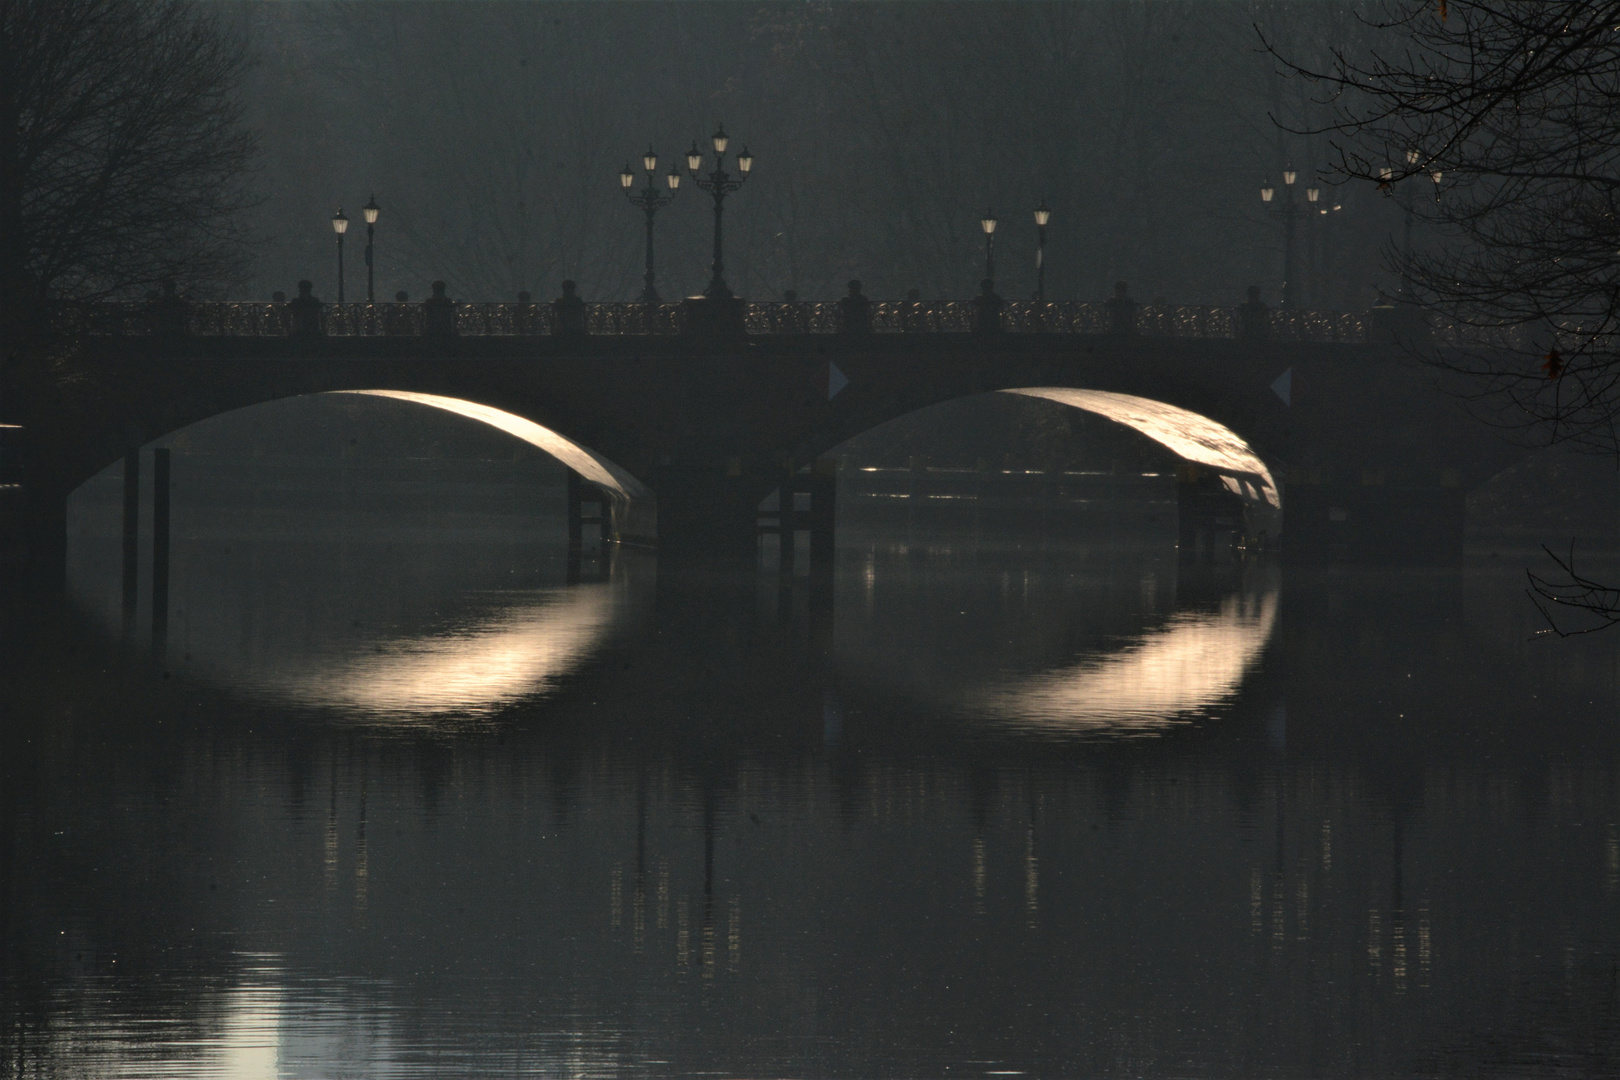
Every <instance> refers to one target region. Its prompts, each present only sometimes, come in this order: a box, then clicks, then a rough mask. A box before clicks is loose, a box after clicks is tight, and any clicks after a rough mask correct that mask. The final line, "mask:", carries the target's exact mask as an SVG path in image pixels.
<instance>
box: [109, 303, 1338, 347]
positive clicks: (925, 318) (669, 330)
mask: <svg viewBox="0 0 1620 1080" xmlns="http://www.w3.org/2000/svg"><path fill="white" fill-rule="evenodd" d="M741 309H742V311H741V318H742V326H743V329H744V330H745V331H746V332H747V333H748V334H750V335H790V334H829V335H831V334H844V333H850V332H859V333H872V334H881V335H902V334H967V333H973V332H976V331H980V330H981V327H980V325H979V322H980V319H981V318H982V316H981V309H980V306H979V305H977V304H974V303H972V302H946V303H929V302H924V301H915V300H901V301H883V302H872V303H870V304H869V305H868V306H866V307H865V308H864V309H863V315H864V318H863V319H862V324H861V325H859V326H856V327H853V328H852V327H850V326H848V325H846V322H847V320H846V315H847V313H848V308H847V306H846V305H845V304H844V303H842V302H840V301H803V302H795V303H747V304H743V305H741ZM689 318H690V309H689V308H688V306H687V305H686V304H681V303H580V304H577V305H575V306H573V307H571V308H563V309H561V310H559V306H558V305H557V304H555V303H546V302H542V303H498V302H488V303H486V302H478V303H453V302H449V301H445V302H443V303H441V304H440V305H439V306H438V307H437V308H435V307H434V306H433V305H432V301H428V302H425V303H385V304H365V303H359V304H326V303H320V302H318V301H312V302H310V303H306V304H304V305H303V306H302V307H300V306H299V302H298V301H296V300H295V301H292V302H290V303H289V302H283V303H276V302H271V303H260V302H245V301H186V300H180V299H178V298H168V299H163V300H158V301H153V302H149V303H145V304H133V303H132V304H120V305H101V306H99V307H98V308H97V309H96V310H95V311H94V312H93V314H92V316H91V326H92V329H91V332H92V333H94V334H98V335H100V334H104V335H113V336H148V335H154V334H165V333H166V334H171V335H174V334H179V335H184V336H188V337H201V338H214V337H232V338H285V337H298V336H302V335H319V336H324V337H341V338H394V337H422V336H433V335H435V334H439V335H453V336H461V337H547V336H561V335H565V334H573V335H578V334H580V333H583V334H586V335H592V336H596V335H605V336H615V335H617V336H673V335H679V334H683V333H686V332H687V329H688V322H689ZM993 318H994V325H993V326H992V327H991V329H992V330H994V331H995V332H1000V333H1011V334H1068V335H1107V334H1115V335H1118V334H1121V333H1126V334H1135V335H1139V336H1142V337H1156V338H1210V339H1219V338H1227V339H1237V338H1251V339H1252V338H1269V339H1271V340H1277V341H1343V342H1360V341H1366V340H1367V336H1368V327H1367V318H1366V317H1365V316H1363V315H1361V314H1357V313H1352V312H1342V311H1289V310H1268V311H1265V312H1264V313H1263V315H1262V316H1261V317H1260V319H1259V320H1258V321H1257V319H1256V314H1255V313H1254V312H1252V311H1244V310H1243V309H1241V308H1238V307H1204V306H1196V305H1185V304H1143V305H1141V306H1140V307H1138V308H1136V309H1135V311H1134V313H1133V317H1131V318H1130V319H1128V320H1126V321H1125V322H1123V323H1122V321H1121V319H1120V314H1119V312H1118V310H1117V308H1115V307H1114V306H1112V305H1110V304H1108V303H1083V302H1082V303H1075V302H1051V303H1041V302H1033V301H1008V302H1005V303H1004V304H1002V305H1001V306H1000V308H999V311H997V312H995V313H994V315H993Z"/></svg>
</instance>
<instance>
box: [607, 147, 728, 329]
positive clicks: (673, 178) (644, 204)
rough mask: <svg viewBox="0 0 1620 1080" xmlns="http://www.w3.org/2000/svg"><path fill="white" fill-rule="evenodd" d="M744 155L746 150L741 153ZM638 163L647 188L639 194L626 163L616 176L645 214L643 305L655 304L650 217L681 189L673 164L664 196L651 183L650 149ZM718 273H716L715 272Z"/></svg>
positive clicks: (716, 245) (716, 246) (654, 158)
mask: <svg viewBox="0 0 1620 1080" xmlns="http://www.w3.org/2000/svg"><path fill="white" fill-rule="evenodd" d="M745 152H746V151H745ZM641 164H642V166H643V167H644V168H645V169H646V170H647V186H646V187H645V188H643V189H642V190H640V191H637V190H635V186H636V174H635V173H633V172H631V171H630V163H629V162H625V166H624V169H623V170H622V171H621V172H620V173H619V186H620V187H622V188H623V189H624V194H625V196H626V197H627V198H629V200H630V202H631V203H632V204H633V205H635V206H639V207H641V209H642V211H643V212H644V213H645V214H646V215H647V273H646V275H645V276H644V280H645V281H646V285H645V286H644V287H643V288H642V290H641V299H642V301H643V302H644V303H649V304H656V303H658V290H657V289H656V288H654V287H653V216H654V215H655V214H657V213H658V211H659V210H660V209H661V208H662V207H665V206H668V205H669V204H670V201H671V200H672V199H674V198H675V191H676V189H677V188H679V187H680V186H681V174H680V171H679V170H678V169H676V168H675V167H674V166H673V165H671V166H670V169H669V175H668V176H666V177H664V180H665V182H666V183H668V185H669V194H668V195H665V194H663V193H661V192H660V191H659V190H658V185H657V184H655V183H654V182H653V173H654V172H656V171H657V169H658V155H657V154H655V153H653V151H652V147H650V146H649V147H648V148H647V152H646V153H645V154H643V155H641ZM717 213H718V209H717ZM714 249H715V259H716V260H717V262H716V265H718V259H719V257H720V239H719V222H718V220H717V221H716V223H715V243H714ZM716 272H717V273H718V271H716Z"/></svg>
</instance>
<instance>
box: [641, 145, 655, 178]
mask: <svg viewBox="0 0 1620 1080" xmlns="http://www.w3.org/2000/svg"><path fill="white" fill-rule="evenodd" d="M641 167H642V168H644V169H646V170H647V171H648V172H655V171H657V169H658V155H657V154H655V153H653V148H652V147H650V146H649V147H647V152H646V153H645V154H642V155H641Z"/></svg>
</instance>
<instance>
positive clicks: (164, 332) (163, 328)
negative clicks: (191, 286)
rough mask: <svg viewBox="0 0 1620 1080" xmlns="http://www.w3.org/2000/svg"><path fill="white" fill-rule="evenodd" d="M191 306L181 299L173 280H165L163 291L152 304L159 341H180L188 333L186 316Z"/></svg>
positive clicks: (154, 326) (154, 324) (153, 321)
mask: <svg viewBox="0 0 1620 1080" xmlns="http://www.w3.org/2000/svg"><path fill="white" fill-rule="evenodd" d="M189 307H190V305H189V304H187V303H186V302H185V301H184V300H182V299H181V298H180V292H179V290H178V289H176V288H175V284H174V279H173V278H164V279H163V291H162V292H160V293H159V294H158V298H157V300H156V301H154V302H153V304H152V325H153V329H154V330H156V331H157V336H158V338H159V340H161V341H165V342H172V341H178V340H179V339H181V338H184V337H185V336H186V333H187V327H186V315H187V311H188V309H189Z"/></svg>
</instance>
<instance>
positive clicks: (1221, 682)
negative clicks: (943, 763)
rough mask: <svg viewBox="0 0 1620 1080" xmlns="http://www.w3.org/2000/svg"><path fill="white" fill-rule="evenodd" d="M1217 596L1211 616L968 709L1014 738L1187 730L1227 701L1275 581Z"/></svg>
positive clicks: (982, 697) (1193, 617)
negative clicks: (1019, 733) (1017, 732)
mask: <svg viewBox="0 0 1620 1080" xmlns="http://www.w3.org/2000/svg"><path fill="white" fill-rule="evenodd" d="M1267 577H1268V578H1269V580H1268V581H1266V583H1265V584H1264V586H1263V587H1262V591H1259V592H1255V593H1239V594H1234V595H1231V596H1228V597H1225V598H1224V599H1222V600H1221V602H1220V607H1219V609H1218V610H1216V611H1179V612H1176V613H1175V614H1173V615H1171V616H1170V617H1169V618H1168V619H1167V620H1165V623H1164V625H1163V626H1160V627H1157V628H1155V629H1152V630H1149V631H1147V632H1146V633H1144V634H1143V635H1142V636H1141V638H1140V639H1139V640H1137V641H1133V642H1129V643H1127V644H1125V645H1123V647H1121V648H1120V650H1119V651H1118V652H1115V653H1110V654H1104V655H1100V656H1088V657H1086V658H1085V659H1084V660H1082V661H1080V662H1079V663H1077V664H1075V665H1074V666H1073V667H1070V668H1066V669H1062V670H1057V671H1049V672H1045V673H1042V674H1035V675H1026V676H1023V677H1020V678H1019V679H1017V680H1016V681H1015V682H1012V683H1010V684H1008V685H1003V686H995V687H987V688H986V689H984V690H982V691H980V693H979V694H978V695H977V697H976V698H975V700H974V702H973V704H974V706H976V707H977V709H980V710H982V711H983V713H984V714H985V715H987V716H990V717H993V718H995V719H997V720H1000V721H1001V722H1003V723H1005V724H1008V725H1010V726H1011V727H1014V728H1016V729H1021V730H1026V731H1043V732H1049V733H1053V734H1092V735H1097V734H1105V733H1106V734H1114V735H1146V734H1152V733H1156V732H1162V731H1164V730H1165V729H1167V728H1170V727H1173V726H1176V725H1181V724H1187V723H1191V722H1192V721H1193V719H1195V718H1198V717H1201V716H1204V715H1207V714H1208V712H1209V710H1210V709H1211V707H1212V706H1215V705H1217V704H1219V703H1222V702H1225V701H1228V700H1230V699H1231V697H1232V696H1233V695H1234V694H1236V693H1237V691H1238V688H1239V687H1240V686H1242V684H1243V678H1244V676H1245V675H1246V674H1247V673H1248V671H1249V669H1250V668H1252V667H1253V666H1254V664H1255V662H1256V661H1257V660H1258V659H1259V658H1260V654H1261V652H1262V651H1264V649H1265V647H1266V643H1267V642H1268V641H1269V640H1270V639H1271V632H1272V629H1273V627H1274V626H1275V625H1276V621H1277V599H1278V581H1277V575H1276V574H1275V573H1272V574H1269V575H1267Z"/></svg>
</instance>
